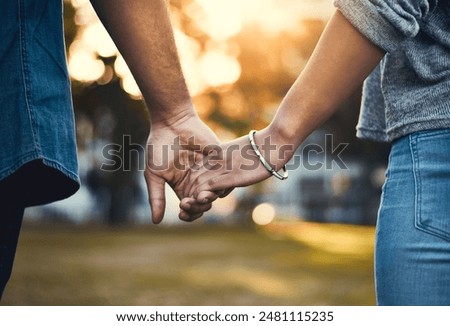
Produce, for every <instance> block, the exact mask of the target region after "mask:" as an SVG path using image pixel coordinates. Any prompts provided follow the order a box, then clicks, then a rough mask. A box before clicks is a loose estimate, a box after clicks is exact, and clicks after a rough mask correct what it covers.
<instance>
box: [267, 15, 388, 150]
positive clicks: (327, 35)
mask: <svg viewBox="0 0 450 326" xmlns="http://www.w3.org/2000/svg"><path fill="white" fill-rule="evenodd" d="M384 54H385V53H384V52H383V50H381V49H380V48H378V47H377V46H376V45H374V44H373V43H371V42H370V41H369V40H368V39H367V38H365V37H364V36H363V35H362V34H361V33H360V32H359V31H358V30H357V29H355V28H354V27H353V26H352V25H351V24H350V23H349V22H348V21H347V20H346V18H345V17H344V16H343V15H342V14H341V13H340V12H339V11H337V12H336V13H335V14H334V15H333V17H332V18H331V20H330V22H329V23H328V25H327V27H326V29H325V30H324V32H323V34H322V36H321V38H320V41H319V43H318V45H317V46H316V48H315V50H314V53H313V55H312V56H311V58H310V60H309V62H308V64H307V65H306V67H305V69H304V70H303V72H302V73H301V75H300V76H299V78H298V79H297V80H296V82H295V83H294V85H293V86H292V87H291V89H290V90H289V92H288V94H287V95H286V97H285V98H284V100H283V102H282V103H281V105H280V108H279V110H278V112H277V114H276V116H275V118H274V121H273V122H272V124H271V126H270V127H269V129H271V132H270V134H273V133H276V134H279V135H280V137H281V139H280V141H281V142H282V143H291V144H293V145H294V146H295V147H297V146H299V145H300V143H301V142H302V141H303V140H304V139H305V138H306V137H307V136H308V135H309V134H310V133H311V132H312V131H313V130H314V129H316V128H317V127H318V126H319V125H320V124H322V123H323V122H324V121H325V120H327V119H328V118H329V117H330V116H331V115H332V114H333V113H334V112H335V111H336V109H337V108H338V107H339V105H340V104H341V103H342V102H343V101H344V100H345V99H346V98H348V97H349V96H350V95H351V94H353V93H354V92H355V91H356V90H357V89H358V87H359V86H360V85H361V83H362V82H363V81H364V79H365V78H366V77H367V76H368V75H369V74H370V73H371V72H372V70H373V69H374V68H375V67H376V65H377V64H378V63H379V61H380V60H381V59H382V58H383V56H384Z"/></svg>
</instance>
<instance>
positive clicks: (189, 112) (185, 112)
mask: <svg viewBox="0 0 450 326" xmlns="http://www.w3.org/2000/svg"><path fill="white" fill-rule="evenodd" d="M192 118H198V115H197V112H196V111H195V110H194V108H193V106H192V105H191V106H185V107H182V108H179V109H175V110H171V111H170V112H167V111H164V112H156V113H152V114H151V125H152V127H153V128H156V127H163V128H172V127H175V126H179V125H181V124H182V123H184V122H185V121H187V120H189V119H192Z"/></svg>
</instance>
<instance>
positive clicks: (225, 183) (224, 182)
mask: <svg viewBox="0 0 450 326" xmlns="http://www.w3.org/2000/svg"><path fill="white" fill-rule="evenodd" d="M235 183H236V181H234V179H233V178H226V177H225V176H218V177H215V178H209V179H203V178H201V177H199V178H198V179H197V180H196V184H195V186H194V187H193V188H192V189H191V197H194V198H198V197H199V195H200V194H201V193H203V194H206V192H214V193H216V196H218V197H219V195H217V194H218V193H219V194H220V195H221V196H222V195H224V194H228V193H227V191H228V190H229V189H233V188H234V184H235ZM223 191H225V192H223ZM202 196H205V195H202ZM203 198H204V197H203Z"/></svg>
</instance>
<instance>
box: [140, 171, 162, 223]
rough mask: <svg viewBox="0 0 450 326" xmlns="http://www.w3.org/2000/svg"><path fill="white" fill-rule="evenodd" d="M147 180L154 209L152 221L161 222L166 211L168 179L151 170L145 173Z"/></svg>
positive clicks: (151, 206) (152, 209)
mask: <svg viewBox="0 0 450 326" xmlns="http://www.w3.org/2000/svg"><path fill="white" fill-rule="evenodd" d="M145 181H146V183H147V191H148V198H149V202H150V208H151V211H152V221H153V223H155V224H159V223H160V222H161V221H162V219H163V217H164V211H165V209H166V194H165V185H166V181H165V180H164V179H163V178H161V177H158V176H156V175H154V174H152V173H151V172H150V173H148V174H145Z"/></svg>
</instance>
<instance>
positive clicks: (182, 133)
mask: <svg viewBox="0 0 450 326" xmlns="http://www.w3.org/2000/svg"><path fill="white" fill-rule="evenodd" d="M218 144H219V140H218V139H217V137H216V135H215V134H214V133H213V132H212V131H211V129H210V128H208V127H207V126H206V125H205V124H204V123H203V122H202V121H201V120H200V119H199V117H198V116H197V115H196V114H195V113H193V111H189V113H188V114H186V115H179V116H177V117H174V118H173V119H171V120H166V121H158V122H156V123H154V124H153V125H152V127H151V131H150V136H149V139H148V142H147V164H146V170H145V173H144V175H145V180H146V182H147V188H148V194H149V201H150V206H151V210H152V220H153V223H160V222H161V220H162V219H163V217H164V211H165V206H166V198H165V192H164V188H165V183H166V182H167V183H168V184H169V186H170V187H172V189H173V190H174V191H175V193H176V194H177V196H178V198H179V199H182V198H185V197H188V192H189V189H190V188H191V185H190V184H188V181H189V180H190V177H189V175H190V174H191V169H196V164H200V163H201V162H202V161H203V159H204V157H205V156H207V155H208V152H209V151H210V150H211V149H213V148H214V147H216V146H218ZM207 195H208V199H209V200H208V202H207V203H201V202H197V201H195V200H192V201H190V203H189V205H187V206H186V205H185V206H184V210H183V211H182V212H180V218H181V219H183V220H185V221H193V220H195V219H197V218H199V217H200V216H202V215H203V213H204V212H206V211H207V210H209V209H210V208H211V201H213V200H215V199H216V198H217V197H218V195H217V194H216V193H212V192H210V193H207Z"/></svg>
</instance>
